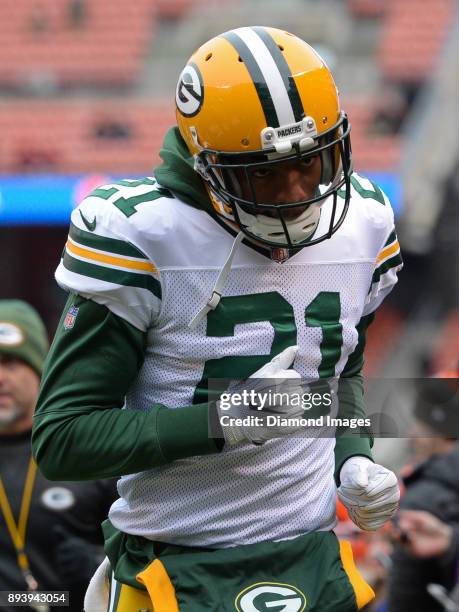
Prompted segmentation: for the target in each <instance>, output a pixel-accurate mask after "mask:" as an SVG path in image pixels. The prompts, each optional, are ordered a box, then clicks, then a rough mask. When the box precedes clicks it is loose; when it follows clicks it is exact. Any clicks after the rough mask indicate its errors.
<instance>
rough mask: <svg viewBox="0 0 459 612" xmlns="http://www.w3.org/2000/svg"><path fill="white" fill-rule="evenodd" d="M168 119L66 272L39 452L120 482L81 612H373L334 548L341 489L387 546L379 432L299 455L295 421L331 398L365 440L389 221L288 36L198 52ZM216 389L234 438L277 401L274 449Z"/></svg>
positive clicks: (332, 92) (259, 35) (269, 431)
mask: <svg viewBox="0 0 459 612" xmlns="http://www.w3.org/2000/svg"><path fill="white" fill-rule="evenodd" d="M176 113H177V126H175V127H173V128H171V129H170V130H169V132H168V133H167V134H166V136H165V140H164V145H163V148H162V150H161V152H160V155H161V158H162V164H161V165H160V166H159V167H158V168H157V169H156V171H155V173H154V176H153V177H147V178H144V179H141V180H123V181H120V182H117V183H113V184H110V185H106V186H104V187H100V188H98V189H96V190H95V191H94V192H93V193H92V194H91V195H90V196H89V197H87V198H86V199H85V200H84V201H83V202H82V203H81V205H80V206H79V207H78V208H77V209H76V210H75V211H74V212H73V213H72V221H71V226H70V232H69V237H68V241H67V244H66V247H65V251H64V253H63V257H62V260H61V262H60V264H59V267H58V269H57V272H56V278H57V281H58V283H59V284H60V286H61V287H63V288H65V289H66V290H68V291H69V292H70V296H69V299H68V302H67V305H66V307H65V311H64V313H63V317H62V321H61V323H60V324H59V328H58V330H57V334H56V337H55V340H54V343H53V346H52V348H51V352H50V356H49V359H48V364H47V368H46V372H45V375H44V380H43V384H42V390H41V395H40V399H39V405H38V409H37V413H36V417H35V428H34V437H33V447H34V453H35V456H36V458H37V461H38V464H39V465H40V467H41V469H42V470H43V472H44V473H45V474H46V475H47V476H48V477H49V478H65V479H72V478H74V479H89V478H105V477H110V476H115V475H118V476H120V480H119V483H118V490H119V495H120V497H119V499H118V500H117V501H116V502H115V503H114V504H113V506H112V507H111V510H110V514H109V519H108V520H107V521H106V522H105V524H104V530H105V537H106V552H107V557H108V560H109V561H107V562H106V563H105V564H104V565H103V566H102V567H101V568H100V571H99V572H98V573H97V574H96V576H95V577H94V579H93V581H92V583H91V587H90V589H89V590H88V594H87V607H86V609H87V610H88V611H89V610H91V612H93V611H94V610H97V609H99V608H98V606H100V609H106V604H105V603H104V591H105V586H104V584H105V576H106V575H107V572H108V571H111V580H110V585H111V586H110V602H109V609H110V610H117V611H120V612H121V611H122V612H124V611H129V612H131V611H132V610H138V609H150V610H153V609H154V610H155V612H158V611H161V612H174V611H178V610H240V611H242V612H247V611H249V610H250V611H255V610H265V609H269V608H271V607H273V606H281V605H283V606H284V609H288V610H291V611H296V610H298V611H299V610H304V609H305V608H307V609H308V610H327V611H328V612H330V611H334V610H336V611H338V610H339V612H346V611H347V610H356V609H360V608H361V607H363V606H364V605H366V603H367V602H368V601H370V600H371V599H372V597H373V594H372V591H371V589H370V587H369V586H368V585H367V584H366V583H365V582H364V581H363V579H362V578H361V577H360V576H359V574H358V573H357V571H356V570H355V566H354V565H353V561H352V556H351V554H350V550H349V547H348V546H347V545H346V544H345V543H341V544H340V543H339V542H338V540H337V538H336V536H335V535H334V533H333V531H332V530H333V527H334V526H335V524H336V519H335V497H336V487H337V486H338V487H339V488H338V494H339V496H340V498H341V500H342V502H343V504H344V505H345V506H346V508H347V509H348V511H349V514H350V516H351V518H352V520H353V521H354V522H355V523H356V524H357V525H358V526H359V527H361V528H363V529H377V528H378V527H379V526H381V525H382V524H383V523H384V522H385V521H387V520H389V519H390V518H391V516H392V515H393V513H394V511H395V509H396V507H397V501H398V496H399V494H398V486H397V481H396V478H395V476H394V474H393V473H392V472H390V471H388V470H387V469H385V468H384V467H382V466H379V465H377V464H375V463H374V462H373V461H372V456H371V448H370V447H371V440H370V436H369V433H368V432H367V431H364V430H362V431H360V432H358V433H359V435H357V436H355V435H354V436H352V437H351V436H345V435H341V436H338V437H337V439H336V440H335V438H334V437H330V436H328V437H327V436H324V435H316V436H306V435H302V433H301V431H300V427H301V426H300V424H299V423H300V420H301V419H299V418H297V417H299V416H301V415H302V414H303V410H302V409H299V408H298V406H297V405H296V404H295V402H293V401H290V400H292V398H293V397H294V396H295V394H296V395H297V396H298V394H299V393H301V391H302V390H304V386H302V385H303V381H301V380H300V377H302V378H303V379H309V380H311V379H312V380H314V379H316V381H320V380H322V379H334V380H338V381H340V385H339V388H338V389H339V390H338V394H339V399H340V402H339V411H340V414H342V415H343V414H344V415H347V416H348V417H352V418H360V417H363V415H364V410H363V401H362V396H363V391H362V378H361V369H362V364H363V350H364V346H365V333H366V329H367V327H368V325H369V323H370V322H371V320H372V319H373V317H374V312H375V310H376V308H377V307H378V306H379V304H380V303H381V302H382V300H383V298H384V296H385V295H387V293H389V291H390V290H391V289H392V287H393V286H394V284H395V282H396V274H397V271H398V270H399V269H400V268H401V258H400V252H399V244H398V241H397V237H396V234H395V229H394V219H393V213H392V210H391V207H390V204H389V202H388V200H387V198H386V196H385V195H384V194H383V192H382V191H381V189H380V188H379V187H378V186H377V185H375V184H374V183H372V182H371V181H369V180H368V179H366V178H364V177H362V176H359V175H357V174H356V173H353V168H352V156H351V145H350V124H349V121H348V118H347V116H346V114H345V113H344V111H342V110H341V108H340V104H339V100H338V93H337V89H336V86H335V83H334V81H333V78H332V76H331V74H330V71H329V70H328V68H327V66H326V64H325V62H324V61H323V60H322V59H321V57H320V56H319V55H318V54H317V53H316V52H315V51H314V50H313V49H312V48H311V47H310V46H309V45H308V44H307V43H305V42H304V41H302V40H300V39H299V38H297V37H296V36H294V35H292V34H290V33H288V32H284V31H281V30H278V29H274V28H268V27H242V28H238V29H235V30H232V31H229V32H226V33H223V34H221V35H219V36H217V37H215V38H213V39H212V40H210V41H209V42H207V43H205V44H204V45H203V46H202V47H200V48H199V49H198V50H197V51H196V53H194V54H193V56H192V57H191V58H190V60H189V61H188V63H187V65H186V66H185V68H184V69H183V71H182V73H181V75H180V77H179V81H178V85H177V90H176ZM152 120H154V118H152ZM222 378H225V379H231V380H234V381H244V382H239V383H235V385H236V386H235V387H234V386H233V387H230V389H231V388H232V389H233V391H232V392H231V393H229V397H230V406H231V410H230V412H231V413H232V414H235V413H236V414H238V415H239V416H240V417H247V416H248V415H250V413H252V414H253V412H254V411H253V410H251V408H250V406H249V407H247V406H246V407H245V409H244V408H241V407H239V408H238V402H236V400H235V399H234V398H235V397H236V396H235V393H234V389H239V390H240V389H242V388H243V389H244V390H245V391H254V390H256V389H258V390H260V389H261V390H265V389H266V388H267V386H266V385H268V382H269V381H270V382H271V383H272V381H273V380H274V382H275V383H276V384H278V385H279V387H280V388H282V389H283V390H284V391H285V393H283V394H282V397H284V398H285V396H287V399H288V400H289V401H284V402H281V401H280V400H276V399H272V400H271V401H270V402H269V405H268V407H267V408H266V409H265V410H264V411H261V412H264V413H265V414H269V415H270V416H272V417H274V422H275V424H274V425H272V426H268V424H267V420H266V419H264V418H261V423H260V424H259V425H256V426H252V425H251V424H247V421H246V420H244V418H240V419H239V420H238V419H233V420H230V422H229V423H227V421H228V419H226V420H225V424H224V421H223V418H222V417H223V412H224V408H223V403H222V401H215V400H214V399H212V398H213V397H214V396H213V395H212V394H211V393H210V391H211V387H212V386H213V381H215V380H217V379H222ZM264 381H266V384H265V383H264ZM342 382H346V383H347V384H346V385H342V384H341V383H342ZM288 383H290V385H289V384H288ZM238 384H239V385H242V387H241V386H239V387H238V386H237V385H238ZM276 388H277V387H276ZM329 388H330V389H331V388H334V387H333V385H332V384H331V383H330V387H329ZM231 398H233V399H231ZM256 407H258V408H259V407H260V406H256ZM252 408H253V407H252ZM292 417H295V418H292ZM285 422H287V425H285ZM209 424H210V425H209ZM209 426H210V430H211V433H209ZM108 568H111V569H110V570H109V569H108ZM99 599H101V603H97V602H98V601H99Z"/></svg>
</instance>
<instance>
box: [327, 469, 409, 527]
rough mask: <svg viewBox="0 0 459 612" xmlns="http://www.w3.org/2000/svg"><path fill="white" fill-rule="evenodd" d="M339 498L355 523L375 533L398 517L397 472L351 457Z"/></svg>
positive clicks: (343, 474)
mask: <svg viewBox="0 0 459 612" xmlns="http://www.w3.org/2000/svg"><path fill="white" fill-rule="evenodd" d="M340 480H341V484H340V486H339V488H338V497H339V499H340V501H341V502H342V504H343V505H344V506H345V507H346V509H347V511H348V513H349V516H350V518H351V520H352V521H353V522H354V523H355V524H356V525H357V526H358V527H360V528H361V529H365V530H367V531H373V530H375V529H379V527H382V525H384V523H386V522H387V521H389V520H390V519H391V518H392V517H393V515H394V514H395V512H396V510H397V507H398V501H399V499H400V490H399V487H398V483H397V477H396V476H395V474H394V473H393V472H391V471H390V470H388V469H387V468H385V467H383V466H382V465H378V464H377V463H373V462H372V461H370V459H368V458H367V457H350V458H349V459H348V460H347V461H345V463H344V464H343V466H342V468H341V471H340Z"/></svg>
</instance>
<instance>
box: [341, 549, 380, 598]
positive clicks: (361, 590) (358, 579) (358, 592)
mask: <svg viewBox="0 0 459 612" xmlns="http://www.w3.org/2000/svg"><path fill="white" fill-rule="evenodd" d="M339 553H340V556H341V563H342V564H343V568H344V571H345V572H346V574H347V577H348V578H349V582H350V583H351V585H352V588H353V589H354V593H355V598H356V600H357V608H358V609H359V610H360V609H361V608H363V607H364V606H366V605H367V604H368V603H369V602H370V601H371V600H372V599H374V597H375V593H374V591H373V589H372V588H371V586H370V585H369V584H367V583H366V582H365V580H364V579H363V578H362V576H361V575H360V574H359V571H358V569H357V568H356V566H355V563H354V557H353V555H352V547H351V544H350V542H346V540H340V543H339Z"/></svg>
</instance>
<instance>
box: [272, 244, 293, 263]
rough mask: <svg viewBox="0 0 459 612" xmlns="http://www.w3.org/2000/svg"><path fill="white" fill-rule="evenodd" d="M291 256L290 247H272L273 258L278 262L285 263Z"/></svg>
mask: <svg viewBox="0 0 459 612" xmlns="http://www.w3.org/2000/svg"><path fill="white" fill-rule="evenodd" d="M288 258H289V252H288V249H280V248H274V249H271V259H272V260H273V261H277V263H284V261H287V259H288Z"/></svg>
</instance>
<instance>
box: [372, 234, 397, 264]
mask: <svg viewBox="0 0 459 612" xmlns="http://www.w3.org/2000/svg"><path fill="white" fill-rule="evenodd" d="M399 251H400V244H399V242H398V240H396V241H395V242H393V243H392V244H390V245H389V246H387V247H385V248H384V249H383V250H382V251H381V252H380V253H379V255H378V257H377V259H376V265H377V266H378V265H379V264H380V263H381V262H382V261H383V260H384V259H387V258H388V257H392V255H395V254H396V253H398V252H399Z"/></svg>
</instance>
